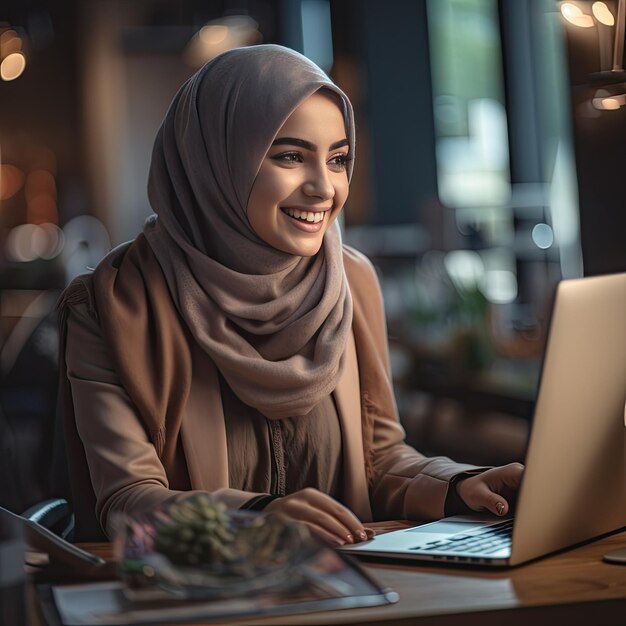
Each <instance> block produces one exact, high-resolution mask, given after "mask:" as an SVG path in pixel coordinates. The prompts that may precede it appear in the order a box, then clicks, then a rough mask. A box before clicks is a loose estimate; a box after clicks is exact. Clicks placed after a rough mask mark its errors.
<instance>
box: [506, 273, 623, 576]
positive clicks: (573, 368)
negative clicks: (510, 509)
mask: <svg viewBox="0 0 626 626" xmlns="http://www.w3.org/2000/svg"><path fill="white" fill-rule="evenodd" d="M625 403H626V274H616V275H612V276H598V277H592V278H582V279H575V280H567V281H563V282H561V283H560V284H559V287H558V292H557V298H556V302H555V307H554V310H553V313H552V322H551V329H550V335H549V339H548V345H547V347H546V354H545V358H544V363H543V371H542V377H541V384H540V389H539V394H538V397H537V404H536V407H535V414H534V418H533V424H532V430H531V438H530V442H529V446H528V452H527V455H526V473H525V476H524V482H523V485H522V489H521V492H520V495H519V500H518V504H517V511H516V516H515V528H514V531H513V551H512V554H511V558H510V561H509V563H510V564H511V565H514V564H516V563H521V562H523V561H527V560H529V559H532V558H535V557H538V556H542V555H544V554H547V553H550V552H553V551H555V550H559V549H561V548H565V547H567V546H570V545H572V544H575V543H579V542H581V541H585V540H587V539H590V538H592V537H596V536H598V535H601V534H603V533H606V532H609V531H612V530H615V529H617V528H620V527H622V526H626V471H625V470H626V467H625V458H626V457H625V454H624V452H625V449H626V446H625V444H626V434H625V433H626V428H625V417H626V416H625Z"/></svg>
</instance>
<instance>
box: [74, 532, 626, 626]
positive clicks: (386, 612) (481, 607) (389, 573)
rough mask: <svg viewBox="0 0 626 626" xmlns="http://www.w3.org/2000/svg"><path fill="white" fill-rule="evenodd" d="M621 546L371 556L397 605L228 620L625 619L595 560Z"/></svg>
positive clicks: (622, 569) (612, 576)
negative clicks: (490, 561) (507, 563)
mask: <svg viewBox="0 0 626 626" xmlns="http://www.w3.org/2000/svg"><path fill="white" fill-rule="evenodd" d="M84 547H85V548H86V549H88V550H90V551H92V552H95V553H97V554H100V555H101V556H110V554H111V549H110V546H109V545H107V544H85V546H84ZM621 547H626V532H621V533H618V534H615V535H611V536H609V537H605V538H603V539H601V540H599V541H595V542H592V543H589V544H586V545H584V546H581V547H578V548H576V549H573V550H567V551H565V552H562V553H560V554H556V555H553V556H550V557H547V558H543V559H540V560H538V561H535V562H533V563H529V564H526V565H522V566H519V567H517V568H512V569H503V570H485V569H482V570H481V569H468V568H461V567H458V566H445V565H439V564H436V565H435V564H433V565H428V566H416V565H414V564H404V563H401V562H398V561H396V562H391V561H388V562H385V563H381V562H376V563H374V562H371V561H370V562H367V563H366V564H365V567H366V569H367V570H368V571H369V572H370V573H371V574H373V575H374V576H375V577H376V578H377V579H378V580H379V581H380V582H381V583H382V584H383V585H385V586H388V587H391V588H392V589H394V590H395V591H396V592H398V594H399V596H400V600H399V601H398V603H397V604H395V605H389V606H384V607H373V608H367V609H350V610H343V611H332V612H325V613H310V614H308V615H298V616H291V617H284V618H278V617H272V618H269V619H256V620H255V619H249V620H245V621H237V622H229V624H246V625H247V626H253V625H254V626H257V625H258V626H261V625H263V626H267V625H269V624H277V625H280V624H293V623H298V624H301V625H303V626H307V625H310V626H313V625H325V624H367V625H368V626H375V625H380V626H382V625H385V626H388V625H391V624H397V625H400V624H401V625H403V626H408V625H409V624H416V625H419V626H426V625H428V626H444V625H446V626H447V625H456V624H459V625H462V626H473V625H480V626H491V625H496V624H498V625H501V624H506V625H507V626H517V625H522V624H524V625H527V624H531V625H532V626H541V625H543V624H551V625H552V624H555V625H559V624H568V626H576V625H578V624H581V625H582V624H584V625H586V626H598V625H601V624H626V566H620V565H613V564H609V563H605V562H603V561H602V555H603V554H605V553H606V552H609V551H611V550H616V549H618V548H621Z"/></svg>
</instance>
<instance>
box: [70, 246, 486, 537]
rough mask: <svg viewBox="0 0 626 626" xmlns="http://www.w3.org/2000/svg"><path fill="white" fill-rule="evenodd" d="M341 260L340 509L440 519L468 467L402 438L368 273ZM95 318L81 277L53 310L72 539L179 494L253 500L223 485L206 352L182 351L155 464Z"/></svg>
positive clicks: (219, 425)
mask: <svg viewBox="0 0 626 626" xmlns="http://www.w3.org/2000/svg"><path fill="white" fill-rule="evenodd" d="M127 250H128V247H127V246H126V247H121V248H118V249H116V250H115V251H113V253H111V254H110V255H109V256H108V257H107V259H105V261H104V263H109V264H110V267H113V268H115V267H118V266H119V263H120V259H122V258H123V256H124V255H125V254H126V251H127ZM344 265H345V270H346V275H347V278H348V284H349V286H350V290H351V293H352V297H353V301H354V313H355V314H354V322H353V333H352V335H351V338H350V341H349V343H348V353H347V360H346V365H345V367H344V371H343V374H342V376H341V378H340V380H339V381H338V382H337V387H336V388H335V391H334V392H333V395H334V399H335V403H336V406H337V412H338V415H339V419H340V425H341V432H342V450H343V458H342V461H343V472H342V476H343V481H344V483H343V485H342V489H341V492H342V493H343V494H344V504H345V505H346V506H348V507H349V508H350V509H351V510H352V511H353V512H354V513H355V514H356V515H357V516H358V517H359V518H360V519H361V520H363V521H371V520H372V519H385V518H387V519H389V518H402V519H415V520H420V519H434V518H438V517H442V516H443V513H444V502H445V499H446V495H447V492H448V485H449V481H450V480H451V479H452V478H453V477H454V476H456V475H458V474H460V473H462V472H466V471H472V470H475V469H476V468H475V467H474V466H470V465H462V464H458V463H454V462H453V461H451V460H450V459H448V458H445V457H431V458H428V457H425V456H423V455H422V454H420V453H419V452H417V451H416V450H414V449H413V448H411V447H410V446H407V445H406V444H405V443H404V432H403V430H402V428H401V426H400V424H399V421H398V415H397V410H396V406H395V401H394V396H393V389H392V384H391V376H390V370H389V355H388V348H387V335H386V325H385V317H384V311H383V302H382V296H381V292H380V287H379V284H378V280H377V277H376V273H375V271H374V269H373V267H372V265H371V263H370V262H369V261H368V260H367V259H366V258H365V257H364V256H363V255H362V254H360V253H359V252H357V251H355V250H353V249H351V248H348V247H345V249H344ZM152 280H154V281H158V280H162V276H160V275H155V276H153V277H151V281H152ZM100 316H101V311H99V310H97V306H96V304H95V299H94V297H93V285H92V278H91V276H83V277H80V279H78V280H77V281H75V282H74V283H73V284H72V285H71V286H70V288H68V290H67V292H66V296H65V298H64V299H63V300H62V304H61V320H62V322H61V324H62V326H61V329H62V333H61V335H62V351H61V354H62V363H61V366H62V368H63V369H62V372H67V377H66V385H65V392H66V393H65V429H66V436H67V444H68V456H69V463H70V473H71V480H72V492H73V506H74V510H75V513H76V521H77V527H76V539H77V540H82V541H85V540H96V539H99V538H102V531H101V529H105V531H106V533H107V534H109V536H110V535H111V534H112V532H113V524H114V522H113V518H114V515H112V513H115V512H118V511H119V512H127V513H130V512H133V511H138V510H140V509H142V508H144V507H148V506H152V505H154V504H157V503H161V502H165V501H168V500H174V499H178V498H181V497H184V495H185V494H186V493H188V491H189V490H202V491H209V492H211V493H212V494H213V495H214V496H215V497H216V498H218V499H220V500H222V501H223V502H225V503H226V504H227V505H228V506H229V507H233V508H236V507H239V506H241V505H242V504H244V503H245V502H246V501H247V500H249V499H250V498H252V497H253V496H255V495H257V494H254V493H250V492H244V491H239V490H236V489H231V488H229V485H228V450H227V445H226V430H225V425H224V422H223V420H221V419H212V417H211V416H212V412H211V408H212V407H217V406H220V405H221V395H220V388H219V382H218V377H217V371H216V368H215V366H214V365H213V363H212V361H211V360H210V358H209V357H208V356H207V355H206V353H204V352H203V351H202V349H200V348H199V347H198V346H197V345H195V344H193V343H192V344H191V345H190V349H191V361H192V367H191V384H190V387H189V393H188V395H187V396H186V398H183V402H182V406H183V407H184V409H183V411H182V415H181V420H180V428H179V429H178V432H176V433H174V434H171V435H170V437H175V440H174V441H173V442H170V444H171V445H170V449H171V450H173V452H172V454H171V459H170V461H168V462H165V461H164V457H163V450H164V444H163V442H162V441H160V440H159V441H155V434H154V433H153V432H151V431H150V429H149V428H148V427H147V426H146V424H145V421H144V420H142V418H141V416H140V415H141V413H140V411H139V410H138V409H137V407H136V406H135V405H134V404H133V401H132V400H131V398H130V397H129V394H128V393H127V390H126V389H125V387H124V386H123V385H122V383H121V382H120V376H119V375H118V372H117V371H116V369H115V367H114V366H113V361H112V359H111V355H110V353H109V351H108V347H107V345H106V343H105V342H104V340H103V338H102V333H101V321H102V320H101V319H100ZM355 337H358V338H359V340H358V341H355ZM135 375H136V376H139V377H140V376H141V374H140V373H135ZM219 413H221V411H220V412H218V414H219ZM161 436H162V434H161V433H159V437H161Z"/></svg>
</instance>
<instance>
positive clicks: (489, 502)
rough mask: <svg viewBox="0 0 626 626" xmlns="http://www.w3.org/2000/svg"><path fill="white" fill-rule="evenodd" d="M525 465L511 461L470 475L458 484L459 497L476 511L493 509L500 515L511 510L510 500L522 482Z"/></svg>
mask: <svg viewBox="0 0 626 626" xmlns="http://www.w3.org/2000/svg"><path fill="white" fill-rule="evenodd" d="M523 474H524V466H523V465H522V464H521V463H509V464H508V465H503V466H502V467H494V468H492V469H489V470H487V471H485V472H483V473H482V474H478V475H476V476H470V477H469V478H464V479H463V480H461V481H459V482H458V483H457V485H456V490H457V493H458V494H459V497H460V498H461V500H463V502H465V504H467V506H469V507H470V509H472V510H474V511H491V512H492V513H494V514H495V515H498V516H500V517H502V516H504V515H506V514H507V513H508V512H509V509H510V505H509V500H510V499H511V498H512V497H513V496H514V495H515V493H516V492H517V491H518V489H519V486H520V485H521V483H522V476H523Z"/></svg>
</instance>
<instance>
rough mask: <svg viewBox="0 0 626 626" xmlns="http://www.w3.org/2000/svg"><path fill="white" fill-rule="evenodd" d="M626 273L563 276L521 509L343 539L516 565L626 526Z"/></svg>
mask: <svg viewBox="0 0 626 626" xmlns="http://www.w3.org/2000/svg"><path fill="white" fill-rule="evenodd" d="M625 452H626V274H615V275H609V276H596V277H590V278H580V279H573V280H564V281H561V282H560V283H559V285H558V288H557V292H556V297H555V301H554V306H553V311H552V318H551V323H550V332H549V336H548V341H547V345H546V351H545V355H544V360H543V368H542V372H541V380H540V385H539V392H538V395H537V401H536V403H535V411H534V416H533V421H532V430H531V434H530V439H529V443H528V448H527V451H526V471H525V474H524V479H523V482H522V486H521V489H520V492H519V495H518V500H517V506H516V511H515V516H514V518H509V519H502V518H496V517H495V516H493V515H487V514H481V515H463V516H455V517H448V518H445V519H443V520H440V521H437V522H433V523H429V524H424V525H421V526H418V527H416V528H410V529H407V530H398V531H394V532H390V533H387V534H383V535H379V536H376V537H374V539H372V540H371V541H368V542H365V543H361V544H354V545H349V546H344V547H342V548H341V549H342V551H344V552H348V553H350V554H354V555H363V556H368V557H385V558H389V557H391V558H399V559H410V560H415V561H438V562H453V563H465V564H474V565H485V566H512V565H518V564H520V563H524V562H526V561H529V560H531V559H535V558H538V557H541V556H544V555H547V554H549V553H551V552H555V551H557V550H561V549H563V548H566V547H569V546H573V545H575V544H578V543H582V542H584V541H587V540H590V539H593V538H596V537H598V536H600V535H603V534H606V533H609V532H611V531H615V530H617V529H619V528H622V527H624V526H626V454H625Z"/></svg>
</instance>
